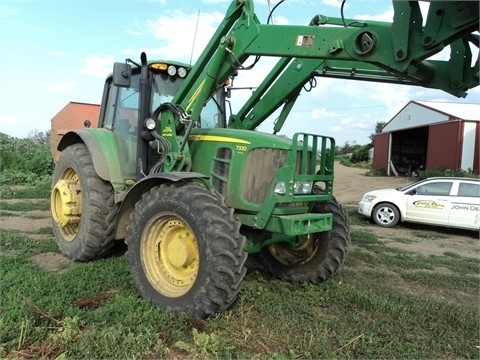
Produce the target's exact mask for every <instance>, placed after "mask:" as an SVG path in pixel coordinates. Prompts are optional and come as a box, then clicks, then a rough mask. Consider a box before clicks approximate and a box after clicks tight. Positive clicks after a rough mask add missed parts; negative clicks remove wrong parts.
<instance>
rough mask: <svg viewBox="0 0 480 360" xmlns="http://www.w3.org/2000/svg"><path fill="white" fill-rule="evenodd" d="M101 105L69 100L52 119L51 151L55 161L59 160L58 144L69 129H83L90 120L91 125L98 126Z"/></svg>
mask: <svg viewBox="0 0 480 360" xmlns="http://www.w3.org/2000/svg"><path fill="white" fill-rule="evenodd" d="M99 114H100V105H96V104H87V103H80V102H73V101H71V102H69V103H68V104H67V105H65V107H64V108H63V109H62V110H60V111H59V112H58V113H57V114H56V115H55V116H54V117H53V118H52V120H51V122H52V125H51V134H50V151H51V152H52V154H53V157H54V160H55V162H57V160H58V155H59V154H58V152H57V145H58V143H59V142H60V139H61V138H62V136H63V135H65V133H66V132H67V131H69V130H77V129H83V128H84V127H85V121H86V120H89V121H90V124H91V127H97V125H98V118H99Z"/></svg>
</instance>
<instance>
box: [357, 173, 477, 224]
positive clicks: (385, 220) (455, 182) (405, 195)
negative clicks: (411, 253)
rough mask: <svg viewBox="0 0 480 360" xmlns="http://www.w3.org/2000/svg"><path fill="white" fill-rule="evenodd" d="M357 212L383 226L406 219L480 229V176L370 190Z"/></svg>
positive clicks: (448, 178)
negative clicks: (479, 177) (478, 177)
mask: <svg viewBox="0 0 480 360" xmlns="http://www.w3.org/2000/svg"><path fill="white" fill-rule="evenodd" d="M358 213H359V214H361V215H364V216H367V217H369V218H372V219H373V221H374V222H375V223H376V224H377V225H380V226H383V227H392V226H395V225H396V224H397V223H398V222H399V221H406V222H415V223H422V224H430V225H440V226H447V227H454V228H461V229H468V230H477V231H480V179H474V178H455V177H436V178H428V179H426V180H421V181H418V182H415V183H413V184H410V185H407V186H404V187H401V188H397V189H384V190H375V191H370V192H368V193H366V194H365V195H364V196H363V198H362V200H361V201H360V202H359V203H358Z"/></svg>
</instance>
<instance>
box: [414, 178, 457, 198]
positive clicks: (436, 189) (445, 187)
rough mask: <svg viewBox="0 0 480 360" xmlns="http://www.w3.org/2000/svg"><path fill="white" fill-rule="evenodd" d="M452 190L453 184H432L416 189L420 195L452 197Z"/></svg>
mask: <svg viewBox="0 0 480 360" xmlns="http://www.w3.org/2000/svg"><path fill="white" fill-rule="evenodd" d="M451 188H452V182H443V181H442V182H431V183H428V184H424V185H421V186H419V187H417V188H416V193H417V194H418V195H440V196H447V195H450V189H451Z"/></svg>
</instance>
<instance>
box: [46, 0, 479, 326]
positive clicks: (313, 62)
mask: <svg viewBox="0 0 480 360" xmlns="http://www.w3.org/2000/svg"><path fill="white" fill-rule="evenodd" d="M393 5H394V10H395V15H394V19H393V22H392V23H385V22H377V21H359V20H352V19H345V18H343V16H342V17H341V18H332V17H324V16H320V15H315V16H313V18H312V20H311V22H310V24H309V25H305V26H296V25H288V26H286V25H271V24H262V23H260V21H259V19H258V18H257V16H256V15H255V12H254V4H253V1H251V0H235V1H233V2H232V3H231V5H230V7H229V8H228V10H227V13H226V15H225V18H224V20H223V22H222V23H221V24H220V26H219V27H218V30H217V31H216V33H215V34H214V35H213V37H212V39H211V41H210V42H209V44H208V45H207V47H206V48H205V49H204V51H203V53H202V54H201V56H200V57H199V59H198V60H197V62H196V63H195V64H194V66H193V67H190V66H188V65H186V64H183V63H179V62H175V61H163V60H162V61H149V60H147V56H146V55H145V54H144V53H142V54H141V56H140V60H139V62H138V63H137V62H135V61H133V60H130V59H127V60H126V61H125V62H122V63H116V64H114V69H113V73H112V74H111V75H110V76H109V77H108V78H107V80H106V82H105V88H104V95H103V99H102V104H101V111H100V118H99V122H98V127H96V128H93V127H90V128H85V129H81V130H72V131H70V132H67V133H66V134H65V135H64V136H63V137H62V139H61V141H60V143H59V145H58V150H59V151H61V154H60V158H59V161H58V163H57V165H56V169H55V173H54V178H53V185H52V196H51V209H52V217H53V224H54V232H55V237H56V240H57V243H58V245H59V247H60V249H61V251H62V252H63V253H64V254H66V255H67V256H69V257H71V258H72V259H74V260H78V261H89V260H94V259H97V258H99V257H103V256H105V255H107V254H109V252H110V251H111V249H112V247H113V245H114V241H115V240H123V239H125V242H126V244H127V246H128V251H127V257H128V261H129V269H130V272H131V274H132V278H133V282H134V284H135V285H136V287H137V288H138V291H139V293H140V294H141V295H142V296H143V297H144V298H146V299H148V300H149V301H151V302H152V303H154V304H155V305H157V306H158V307H160V308H162V309H166V310H170V311H175V312H186V313H188V314H190V315H192V316H195V317H199V318H202V317H205V316H208V315H212V314H215V313H218V312H221V311H223V310H225V309H226V308H228V307H229V306H230V305H231V304H232V303H233V302H234V300H235V298H236V297H237V295H238V293H239V291H240V287H241V283H242V280H243V278H244V275H245V272H246V266H245V263H246V260H247V257H248V259H249V263H252V264H255V266H256V267H258V268H260V269H262V270H263V271H265V272H268V273H269V274H271V275H273V276H275V277H278V278H280V279H283V280H286V281H291V282H310V283H318V282H320V281H323V280H326V279H328V278H330V277H332V276H333V275H334V274H335V273H336V272H337V271H338V270H339V269H340V268H341V267H342V265H343V263H344V261H345V258H346V256H347V252H348V247H349V244H350V234H349V228H348V224H347V217H346V215H345V213H344V211H343V209H342V207H341V206H340V205H339V204H338V202H337V201H336V200H335V198H334V192H333V180H334V152H335V141H334V139H333V138H331V137H329V136H325V135H317V134H309V133H296V134H294V135H293V136H292V137H291V138H285V137H282V136H278V135H276V134H277V133H278V132H279V131H280V129H281V127H282V125H283V124H284V123H285V121H286V120H287V118H288V115H289V113H290V111H291V109H292V108H293V106H294V104H295V101H296V100H297V98H298V96H299V94H300V93H301V92H302V89H303V88H304V86H305V85H306V84H309V83H311V82H312V79H314V78H316V77H319V78H321V77H334V78H340V79H352V80H361V81H378V82H389V83H395V84H402V85H417V86H424V87H428V88H435V89H440V90H443V91H446V92H448V93H450V94H452V95H455V96H465V95H466V91H467V90H468V89H470V88H473V87H475V86H477V85H478V82H479V78H478V77H479V64H478V58H477V59H476V61H475V59H472V51H471V47H472V46H473V47H475V46H476V47H478V40H479V36H478V32H477V30H478V25H479V21H478V18H479V16H478V10H479V5H478V2H469V1H454V2H449V1H435V2H431V3H430V7H429V11H428V14H427V17H426V18H425V19H424V18H423V17H422V13H421V11H420V7H419V5H418V2H417V1H408V2H407V1H394V2H393ZM445 47H450V49H451V55H450V58H449V59H448V60H435V59H432V57H433V56H434V55H435V54H437V53H438V52H439V51H441V50H442V49H443V48H445ZM265 56H266V57H276V58H277V59H278V62H277V63H276V65H275V66H274V67H273V68H272V70H271V71H270V72H269V73H268V74H266V75H265V78H264V80H263V81H262V82H261V83H260V85H259V86H258V88H256V90H255V91H254V92H253V93H252V95H251V97H250V98H249V99H248V100H247V101H246V102H245V104H243V106H242V107H241V109H240V110H239V111H238V112H237V113H236V114H232V113H231V112H230V110H229V106H228V104H229V98H230V96H233V95H231V94H232V92H233V89H234V87H233V86H232V83H233V81H234V79H235V77H236V76H241V72H242V71H246V70H248V69H249V68H251V67H253V66H254V65H255V64H256V63H257V62H258V61H259V60H260V58H261V57H265ZM277 110H278V111H277ZM275 112H276V113H277V114H278V119H277V121H276V122H275V125H274V128H273V129H272V133H271V134H267V133H262V132H258V131H255V129H256V128H257V127H258V125H259V124H261V123H262V122H264V121H265V120H266V119H267V118H269V117H270V116H271V115H272V114H274V113H275Z"/></svg>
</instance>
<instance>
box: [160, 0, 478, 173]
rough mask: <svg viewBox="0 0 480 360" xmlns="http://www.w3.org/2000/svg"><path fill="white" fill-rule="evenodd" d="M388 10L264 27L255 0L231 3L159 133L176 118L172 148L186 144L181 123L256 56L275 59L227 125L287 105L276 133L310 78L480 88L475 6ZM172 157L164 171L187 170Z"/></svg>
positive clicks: (407, 4)
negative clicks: (384, 18) (378, 17)
mask: <svg viewBox="0 0 480 360" xmlns="http://www.w3.org/2000/svg"><path fill="white" fill-rule="evenodd" d="M393 6H394V19H393V22H392V23H388V22H379V21H359V20H353V19H344V18H328V17H325V16H320V15H315V16H314V17H313V18H312V20H311V22H310V24H309V25H308V26H296V25H269V24H261V23H260V22H259V20H258V18H257V16H256V15H255V12H254V5H253V1H252V0H236V1H233V2H232V3H231V5H230V7H229V9H228V11H227V13H226V15H225V18H224V20H223V22H222V23H221V24H220V26H219V27H218V30H217V31H216V33H215V34H214V36H213V37H212V39H211V41H210V42H209V44H208V45H207V47H206V48H205V50H204V52H203V53H202V54H201V56H200V57H199V59H198V61H197V62H196V64H195V65H194V67H193V69H192V71H191V72H190V74H189V76H188V77H187V78H186V80H185V82H184V83H183V84H182V86H181V88H180V90H179V91H178V93H177V94H176V96H175V97H174V98H173V100H172V103H173V104H175V105H177V106H179V107H180V108H182V109H184V111H185V114H186V117H184V118H183V119H179V117H178V115H177V114H172V112H171V111H168V110H167V111H165V112H162V113H161V121H160V126H161V129H162V135H165V134H166V132H165V129H166V128H168V129H170V125H169V124H170V123H171V119H172V117H173V118H176V129H177V133H176V134H171V133H169V134H168V135H169V139H170V140H171V141H172V143H173V144H174V149H175V144H178V143H181V144H185V143H186V141H185V140H182V138H183V139H184V138H185V137H188V132H189V130H188V129H189V128H191V127H187V126H183V125H186V124H188V123H189V122H194V123H195V122H196V121H198V120H199V118H200V113H201V111H202V108H203V106H204V104H205V103H206V101H207V100H208V99H209V98H210V96H212V95H213V94H214V93H215V92H216V91H217V90H218V89H219V88H220V87H221V86H223V85H224V84H225V82H226V81H227V80H228V79H229V78H230V77H232V76H233V75H234V74H236V73H237V72H238V71H239V70H242V69H244V63H245V62H246V60H247V59H248V58H249V57H253V56H255V57H257V58H256V60H257V59H258V57H260V56H270V57H278V58H280V59H279V60H278V63H277V65H276V66H275V67H274V68H273V69H272V71H271V72H270V73H269V74H267V76H266V77H265V79H264V80H263V82H262V83H261V84H260V86H259V87H258V89H257V90H256V91H255V93H254V94H253V95H252V97H251V98H250V99H249V100H248V101H247V102H246V103H245V104H244V106H243V107H242V108H241V109H240V111H239V112H238V113H237V114H235V115H233V116H232V117H231V119H230V122H229V124H228V127H231V128H238V129H247V130H252V129H255V128H256V127H257V126H258V125H259V124H261V123H262V122H263V121H264V120H265V119H266V118H267V117H268V116H269V115H270V114H272V113H273V112H274V111H275V110H276V109H278V108H279V107H280V106H282V105H284V108H283V111H282V112H281V115H280V119H279V121H278V122H277V126H276V128H275V132H277V131H278V130H279V128H280V127H281V125H282V124H283V122H284V121H285V119H286V117H287V115H288V113H289V111H290V109H291V108H292V106H293V104H294V103H295V100H296V99H297V97H298V94H299V92H300V91H301V89H302V87H303V86H304V84H305V83H307V82H308V81H309V80H310V79H311V78H312V77H315V76H330V77H336V78H344V79H354V80H367V81H377V82H389V83H397V84H410V85H419V86H424V87H428V88H434V89H440V90H443V91H445V92H448V93H450V94H452V95H454V96H457V97H465V96H466V91H467V90H468V89H470V88H473V87H475V86H477V85H478V81H479V63H478V59H477V60H476V62H475V64H474V65H473V66H472V65H471V64H472V51H471V49H470V46H471V45H473V46H476V47H478V42H479V36H478V33H476V32H477V30H478V25H479V16H478V11H479V4H478V2H471V1H459V2H457V1H455V2H451V1H433V2H431V3H430V7H429V11H428V15H427V17H426V19H425V22H424V19H423V17H422V13H421V11H420V6H419V4H418V1H393ZM423 23H424V25H422V24H423ZM273 39H276V40H277V41H272V40H273ZM447 46H450V48H451V55H450V58H449V59H448V60H437V59H432V57H433V56H434V55H436V54H437V53H439V52H440V51H441V50H443V49H444V48H445V47H447ZM256 60H255V61H256ZM185 129H186V130H185ZM177 136H178V137H179V139H180V140H179V139H177ZM176 149H177V150H178V148H176ZM187 150H188V149H187ZM185 156H187V158H186V157H185ZM171 158H172V160H173V159H175V161H171V162H169V164H168V165H169V166H166V170H167V171H168V170H174V169H177V170H179V169H182V168H186V169H188V167H189V163H190V162H189V159H188V151H187V152H186V153H185V154H182V156H180V157H179V156H178V153H176V154H173V155H172V156H171ZM179 159H181V161H180V160H179Z"/></svg>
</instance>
